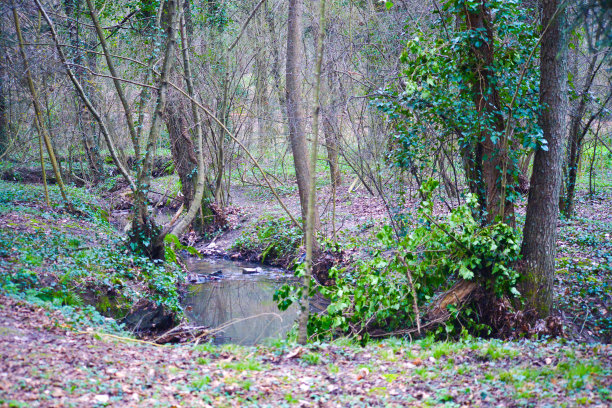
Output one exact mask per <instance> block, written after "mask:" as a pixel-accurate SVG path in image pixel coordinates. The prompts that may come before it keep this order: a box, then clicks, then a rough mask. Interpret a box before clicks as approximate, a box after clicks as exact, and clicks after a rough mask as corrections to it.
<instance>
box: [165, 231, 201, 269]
mask: <svg viewBox="0 0 612 408" xmlns="http://www.w3.org/2000/svg"><path fill="white" fill-rule="evenodd" d="M164 243H165V244H166V250H165V252H164V254H165V256H166V261H168V262H171V263H176V264H177V265H179V266H180V263H179V260H178V258H177V255H176V252H177V251H187V252H189V254H191V255H193V256H197V257H198V258H201V257H202V255H201V254H200V253H199V252H198V250H197V249H195V248H194V247H192V246H189V245H183V244H182V243H181V241H180V240H179V239H178V237H177V236H176V235H174V234H168V235H166V236H165V237H164Z"/></svg>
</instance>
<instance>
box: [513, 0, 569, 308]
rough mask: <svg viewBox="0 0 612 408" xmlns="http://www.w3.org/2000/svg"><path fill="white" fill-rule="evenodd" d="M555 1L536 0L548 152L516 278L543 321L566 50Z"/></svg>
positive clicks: (535, 180)
mask: <svg viewBox="0 0 612 408" xmlns="http://www.w3.org/2000/svg"><path fill="white" fill-rule="evenodd" d="M560 3H561V2H560V0H541V3H540V4H541V8H542V26H543V27H544V32H543V34H542V45H541V49H540V72H541V74H540V102H541V104H542V106H545V108H544V110H543V111H542V113H541V116H540V121H541V126H542V130H543V132H544V138H545V139H546V141H547V142H548V151H545V150H538V151H537V152H536V154H535V157H534V161H533V174H532V176H531V187H530V189H529V201H528V202H527V216H526V219H525V228H524V229H523V244H522V248H521V253H522V255H523V261H522V262H523V264H522V273H523V276H522V280H521V282H520V286H519V289H520V291H521V293H522V295H523V299H524V300H525V307H526V308H527V309H532V310H535V312H536V313H537V314H538V316H539V317H547V316H548V315H550V313H551V311H552V308H553V282H554V272H555V254H556V249H557V247H556V242H555V240H556V236H557V217H558V215H559V190H560V187H561V157H562V151H563V138H564V134H565V130H566V128H565V125H566V112H567V92H566V88H565V85H566V50H565V48H566V47H565V43H566V41H565V38H566V33H565V30H566V27H565V11H564V10H558V8H559V7H560Z"/></svg>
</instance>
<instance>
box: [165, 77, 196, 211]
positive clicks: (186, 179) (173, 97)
mask: <svg viewBox="0 0 612 408" xmlns="http://www.w3.org/2000/svg"><path fill="white" fill-rule="evenodd" d="M175 79H176V77H175ZM168 94H169V95H168V102H169V103H168V105H167V106H166V111H165V113H164V121H165V122H166V126H167V127H168V136H169V138H170V150H171V152H172V160H173V162H174V169H175V171H176V173H177V174H178V176H179V179H180V180H181V192H182V193H183V197H184V200H183V202H184V203H185V204H186V205H188V204H189V203H190V202H191V201H192V200H193V196H194V191H195V183H194V177H195V175H196V174H197V173H196V167H197V164H198V161H197V158H196V155H195V146H194V144H193V141H192V140H191V135H190V134H189V125H188V121H187V118H186V117H185V115H186V113H187V112H188V109H189V108H188V107H187V104H186V103H185V102H184V101H183V98H182V95H179V94H178V92H176V91H172V90H170V92H168Z"/></svg>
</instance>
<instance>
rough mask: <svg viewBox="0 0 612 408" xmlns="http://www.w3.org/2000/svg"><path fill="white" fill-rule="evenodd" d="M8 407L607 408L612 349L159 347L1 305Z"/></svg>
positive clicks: (493, 343)
mask: <svg viewBox="0 0 612 408" xmlns="http://www.w3.org/2000/svg"><path fill="white" fill-rule="evenodd" d="M0 310H1V313H0V357H1V359H0V361H1V362H0V406H3V407H39V406H40V407H69V406H74V407H102V406H116V407H128V406H130V407H131V406H134V407H136V406H142V407H158V406H159V407H172V406H186V407H197V406H214V407H224V406H228V407H230V406H259V407H283V406H305V407H306V406H308V407H370V406H388V407H404V406H414V407H420V406H447V407H468V406H491V407H493V406H497V407H500V406H503V407H519V406H538V407H578V406H593V407H606V406H609V404H610V401H612V394H611V392H612V348H611V347H610V345H602V344H591V345H586V344H577V343H573V342H564V341H552V342H532V341H521V342H502V341H498V340H488V341H483V340H476V339H467V340H463V341H458V342H433V341H431V340H429V339H426V340H418V341H414V342H409V341H401V340H395V339H390V340H386V341H383V342H380V343H371V344H369V345H368V346H367V347H363V348H362V347H359V346H357V345H352V344H350V343H348V342H346V341H339V342H337V343H331V344H314V345H311V346H309V347H306V348H303V347H300V346H295V345H291V344H287V343H285V342H277V343H276V344H275V345H270V346H259V347H238V346H223V347H218V346H212V345H208V344H206V345H199V346H193V345H181V346H156V345H151V344H146V343H142V342H137V341H135V340H130V339H127V338H126V339H122V338H120V337H118V336H117V337H116V336H112V335H107V334H103V333H97V332H95V331H94V330H93V329H90V330H89V331H87V330H86V331H79V330H75V329H73V328H72V323H71V322H70V321H67V320H66V319H65V318H64V317H63V316H62V315H61V314H59V313H58V312H50V311H48V310H44V309H41V308H39V307H36V306H32V305H31V304H27V303H24V302H22V301H18V300H15V299H13V298H9V297H6V296H0Z"/></svg>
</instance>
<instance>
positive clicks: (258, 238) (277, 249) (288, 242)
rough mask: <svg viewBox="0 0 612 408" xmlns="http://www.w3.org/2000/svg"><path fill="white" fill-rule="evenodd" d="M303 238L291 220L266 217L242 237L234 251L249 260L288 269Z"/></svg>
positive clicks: (237, 241) (235, 245)
mask: <svg viewBox="0 0 612 408" xmlns="http://www.w3.org/2000/svg"><path fill="white" fill-rule="evenodd" d="M302 236H303V234H302V231H301V230H300V229H299V228H297V227H296V226H295V225H294V224H293V223H292V222H291V220H287V219H285V218H273V217H264V218H262V219H260V220H259V221H258V222H257V223H256V224H255V225H254V226H252V227H249V228H248V229H247V230H245V231H244V232H243V233H242V234H241V235H240V237H239V238H238V239H237V240H236V243H235V244H234V246H233V249H234V250H236V251H239V252H241V253H242V255H243V256H245V257H247V258H254V259H257V260H258V261H261V262H262V263H263V262H267V263H269V264H274V265H281V266H285V267H286V266H289V265H291V264H292V263H293V261H294V259H295V257H296V256H297V255H298V250H299V247H300V245H301V244H302Z"/></svg>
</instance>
